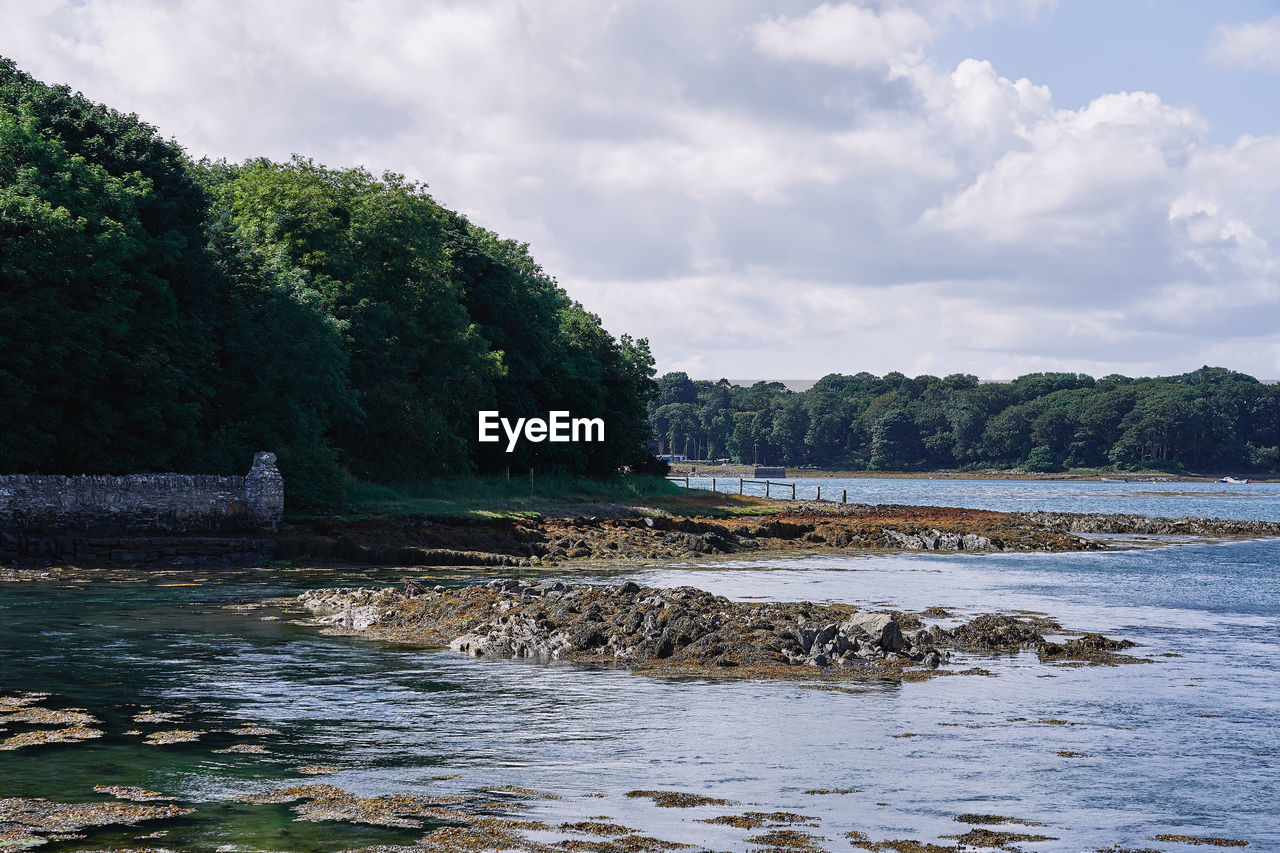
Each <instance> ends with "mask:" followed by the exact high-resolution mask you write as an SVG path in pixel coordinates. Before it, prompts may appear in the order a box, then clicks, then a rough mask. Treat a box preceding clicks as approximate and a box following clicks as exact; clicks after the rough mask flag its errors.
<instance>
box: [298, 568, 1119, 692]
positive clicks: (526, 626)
mask: <svg viewBox="0 0 1280 853" xmlns="http://www.w3.org/2000/svg"><path fill="white" fill-rule="evenodd" d="M298 603H299V604H301V605H302V607H303V608H305V609H306V610H309V611H311V612H312V613H313V614H315V615H314V617H313V618H312V620H311V623H312V624H316V625H321V626H325V627H326V628H328V629H330V630H333V631H335V632H339V633H354V634H361V635H365V636H370V637H374V638H378V639H385V640H392V641H398V642H411V643H418V644H435V645H448V646H449V647H450V648H452V649H453V650H455V651H458V652H461V653H464V654H468V655H472V656H475V657H496V658H537V659H544V660H570V661H594V662H615V663H619V664H624V665H627V666H630V667H633V668H636V669H642V670H653V671H658V672H666V673H671V674H702V675H708V674H710V675H717V674H718V675H734V676H738V677H780V678H803V677H810V676H813V675H814V674H816V673H819V672H822V673H825V674H847V675H863V676H877V675H888V676H890V677H892V676H895V675H898V676H900V675H901V674H902V673H903V671H904V670H905V669H908V668H913V667H914V668H928V669H932V668H936V667H938V666H939V665H940V664H942V663H944V662H946V661H947V660H948V658H949V656H950V653H951V651H952V650H960V651H967V652H977V653H984V654H991V653H1001V652H1012V651H1018V650H1022V649H1037V650H1040V651H1041V656H1042V658H1045V659H1053V660H1088V661H1091V662H1117V661H1111V660H1103V657H1105V656H1104V655H1100V654H1099V653H1100V652H1103V651H1105V652H1108V653H1110V652H1113V651H1114V650H1118V649H1122V648H1125V645H1124V642H1123V641H1114V640H1107V639H1106V638H1103V637H1100V636H1099V635H1085V637H1082V638H1080V639H1079V640H1070V641H1066V642H1065V643H1061V644H1050V643H1048V642H1047V641H1046V639H1045V637H1044V632H1045V631H1051V630H1058V626H1057V625H1056V623H1053V622H1052V621H1051V620H1046V619H1040V620H1031V619H1027V618H1023V617H1015V616H1006V615H988V616H980V617H978V618H976V619H974V620H972V621H971V622H968V623H964V624H962V625H959V626H956V627H954V628H952V629H945V628H942V627H940V626H938V625H932V626H928V627H925V626H924V624H923V623H922V622H921V621H920V619H919V618H918V617H916V616H914V615H910V614H901V613H894V612H868V611H859V610H857V609H856V608H854V607H851V606H848V605H836V604H812V603H809V602H773V603H755V602H735V601H730V600H729V599H727V598H724V597H721V596H716V595H712V594H711V593H709V592H706V591H704V590H699V589H695V588H693V587H687V586H686V587H677V588H675V589H655V588H649V587H641V586H639V585H637V584H635V583H633V582H627V583H623V584H620V585H617V586H610V587H596V586H584V585H571V584H568V583H565V582H564V581H559V580H544V581H527V580H519V579H514V578H510V579H500V580H494V581H490V582H489V583H487V584H484V585H483V586H469V587H464V588H461V589H453V590H449V589H444V588H443V587H438V586H437V587H435V588H433V589H426V588H424V587H421V586H418V585H416V584H412V583H411V584H408V585H406V588H405V589H394V588H387V589H364V588H360V589H349V588H348V589H333V590H313V591H310V592H307V593H304V594H303V595H301V596H300V597H299V598H298ZM1091 637H1092V638H1095V639H1090V638H1091ZM1130 645H1131V644H1130Z"/></svg>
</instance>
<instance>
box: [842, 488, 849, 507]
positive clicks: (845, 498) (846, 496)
mask: <svg viewBox="0 0 1280 853" xmlns="http://www.w3.org/2000/svg"><path fill="white" fill-rule="evenodd" d="M848 502H849V490H848V489H841V490H840V503H842V504H847V503H848Z"/></svg>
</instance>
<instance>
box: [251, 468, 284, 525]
mask: <svg viewBox="0 0 1280 853" xmlns="http://www.w3.org/2000/svg"><path fill="white" fill-rule="evenodd" d="M244 506H245V513H246V515H247V516H248V517H249V522H250V523H251V524H256V525H258V526H260V527H275V526H276V525H277V524H279V523H280V519H281V518H282V517H283V516H284V477H281V476H280V469H278V468H276V455H275V454H274V453H255V454H254V455H253V468H251V469H250V470H249V474H248V476H246V477H245V478H244Z"/></svg>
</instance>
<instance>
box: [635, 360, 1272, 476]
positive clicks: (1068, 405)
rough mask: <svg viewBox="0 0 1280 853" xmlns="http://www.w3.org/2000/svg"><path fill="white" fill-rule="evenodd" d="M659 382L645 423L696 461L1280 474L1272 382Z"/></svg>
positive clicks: (680, 378)
mask: <svg viewBox="0 0 1280 853" xmlns="http://www.w3.org/2000/svg"><path fill="white" fill-rule="evenodd" d="M658 385H659V394H658V397H657V398H656V399H655V400H654V401H653V402H652V403H651V404H650V416H651V419H652V422H653V427H654V432H655V434H656V435H657V440H658V444H659V452H663V453H665V452H674V453H677V454H681V455H684V456H686V457H689V458H691V459H728V460H731V461H733V462H737V463H743V464H753V463H754V464H762V465H763V464H770V465H791V466H801V465H812V466H816V467H821V468H841V469H846V470H891V471H912V470H943V469H960V470H977V469H985V468H992V467H998V468H1011V467H1020V468H1023V469H1025V470H1029V471H1037V472H1056V471H1062V470H1065V469H1068V468H1105V469H1113V470H1137V469H1153V470H1164V471H1174V472H1188V473H1191V472H1201V473H1204V472H1209V473H1212V472H1227V471H1236V472H1245V473H1248V472H1259V473H1275V472H1277V471H1280V386H1277V385H1267V384H1263V383H1261V382H1259V381H1258V380H1257V379H1255V378H1253V377H1252V376H1247V375H1245V374H1242V373H1236V372H1233V371H1231V370H1226V369H1223V368H1218V367H1203V368H1201V369H1199V370H1195V371H1192V372H1191V373H1187V374H1184V375H1182V376H1168V377H1158V378H1137V379H1134V378H1128V377H1125V376H1117V375H1112V376H1104V377H1103V378H1101V379H1094V378H1093V377H1090V376H1086V375H1084V374H1080V373H1032V374H1028V375H1026V376H1021V377H1019V378H1018V379H1015V380H1013V381H1012V382H980V381H979V380H978V378H977V377H975V376H970V375H967V374H953V375H951V376H947V377H944V378H938V377H936V376H917V377H915V378H909V377H907V376H905V375H903V374H901V373H889V374H887V375H885V376H882V377H877V376H872V375H871V374H869V373H858V374H856V375H853V376H846V375H841V374H831V375H828V376H824V377H823V378H822V379H821V380H819V381H818V382H817V384H815V385H814V386H813V387H812V388H810V389H808V390H807V391H803V392H799V393H793V392H791V391H788V390H787V389H786V388H785V387H784V386H783V385H782V384H780V383H777V382H774V383H766V382H758V383H756V384H754V385H752V386H750V387H742V386H737V385H731V384H730V383H729V382H727V381H726V380H723V379H722V380H720V381H719V382H709V381H693V380H690V378H689V377H688V376H687V375H686V374H684V373H667V374H666V375H664V376H662V377H660V378H659V380H658Z"/></svg>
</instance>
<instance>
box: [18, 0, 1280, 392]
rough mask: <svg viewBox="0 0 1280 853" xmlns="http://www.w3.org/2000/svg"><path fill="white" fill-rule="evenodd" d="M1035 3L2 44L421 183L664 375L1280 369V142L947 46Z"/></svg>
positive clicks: (544, 12)
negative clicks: (641, 350)
mask: <svg viewBox="0 0 1280 853" xmlns="http://www.w3.org/2000/svg"><path fill="white" fill-rule="evenodd" d="M1045 8H1047V4H1045V3H1041V2H1036V0H1026V2H1011V3H1003V2H1002V3H996V2H993V0H940V2H926V0H896V1H895V0H885V2H880V3H875V4H872V3H870V2H867V3H824V4H821V5H818V4H816V3H815V2H812V0H701V2H698V3H687V2H681V1H680V0H647V2H625V0H618V2H612V3H609V4H602V3H598V2H592V1H591V0H468V2H461V0H433V2H419V0H361V2H340V3H325V4H316V3H311V2H304V0H278V2H273V3H269V4H265V5H263V4H261V3H258V2H256V0H219V2H214V0H177V2H174V3H165V2H160V0H87V2H71V0H61V2H59V0H54V2H50V3H47V4H31V3H28V2H23V0H0V20H3V21H4V27H3V28H2V29H0V54H4V55H7V56H11V57H12V58H14V59H15V60H16V61H17V62H18V63H19V64H20V65H21V66H22V67H23V68H25V69H26V70H28V71H30V72H32V73H33V74H35V75H36V76H38V77H40V78H41V79H44V80H48V81H53V82H66V83H68V84H70V85H71V86H72V87H73V88H78V89H82V90H84V91H85V92H86V94H88V95H89V96H90V97H92V98H94V99H97V100H101V101H105V102H107V103H109V104H111V105H113V106H115V107H117V108H120V109H123V110H125V111H130V112H137V113H139V114H140V115H142V116H143V117H144V118H146V119H147V120H148V121H150V122H152V123H154V124H156V125H157V126H159V127H160V129H161V131H162V132H163V133H165V134H166V135H172V136H174V137H176V138H178V139H179V140H181V141H182V142H183V143H184V144H185V145H187V146H188V147H189V149H190V150H191V151H192V152H193V153H194V154H196V155H197V156H199V155H204V154H209V155H214V156H218V155H222V156H227V157H229V158H231V159H242V158H245V157H249V156H254V155H267V156H270V157H275V158H284V157H287V156H289V155H290V154H291V153H294V152H298V153H303V154H308V155H312V156H314V157H315V158H316V159H318V160H320V161H321V162H325V163H328V164H330V165H335V166H346V165H353V164H361V163H363V164H365V165H367V166H369V167H371V168H373V169H375V170H378V169H382V168H388V169H392V170H395V171H399V172H403V173H406V174H408V175H409V176H410V177H413V178H417V179H420V180H425V181H427V182H429V184H430V185H431V190H432V192H433V193H434V194H435V195H436V197H437V198H439V199H440V200H441V201H442V202H444V203H446V204H448V205H450V206H452V207H456V208H459V209H461V210H463V211H464V212H466V213H467V214H468V215H470V216H472V217H473V218H474V219H475V220H476V221H478V222H479V223H481V224H483V225H485V226H487V227H490V228H493V229H495V230H497V231H499V232H500V233H503V234H506V235H508V236H512V237H515V238H518V239H521V240H525V241H529V242H530V243H531V245H532V248H533V252H534V254H535V256H536V257H537V258H538V259H539V260H540V261H541V262H542V263H543V265H544V267H545V268H546V269H547V270H548V271H549V272H550V273H552V274H553V275H556V276H557V277H558V278H559V279H560V280H561V281H562V282H563V283H565V285H566V287H567V288H568V289H569V291H570V293H571V295H573V296H574V297H575V298H578V299H580V300H581V301H583V302H584V303H585V304H586V305H587V307H588V308H590V309H591V310H594V311H596V312H598V313H600V314H601V316H602V317H603V318H604V319H605V321H606V324H607V325H608V326H609V328H610V329H611V330H613V331H614V332H628V333H631V334H635V335H643V336H647V337H649V338H650V339H651V340H652V342H653V346H654V351H655V353H656V354H657V356H658V358H659V362H660V366H661V367H662V368H663V369H667V368H670V367H673V366H676V365H682V366H687V367H689V368H690V369H691V370H693V367H694V366H696V370H693V372H697V373H698V374H699V375H706V376H714V377H719V376H722V375H732V376H741V375H747V376H749V375H752V374H755V375H760V376H780V375H781V376H786V377H793V378H800V377H805V376H810V377H816V376H819V375H821V374H823V373H826V372H829V371H833V370H839V371H843V372H857V371H859V370H871V371H874V372H880V373H883V372H886V371H889V370H895V369H898V370H905V369H921V370H924V369H927V370H928V371H929V372H932V373H950V372H955V371H965V372H972V373H977V374H979V375H987V376H1008V375H1012V374H1013V373H1015V372H1018V371H1022V370H1043V369H1070V370H1085V371H1089V372H1094V373H1098V374H1102V373H1108V372H1132V373H1155V372H1178V371H1181V370H1185V369H1190V368H1194V367H1197V366H1199V364H1200V363H1203V362H1204V361H1211V362H1216V363H1226V364H1227V365H1228V366H1231V367H1235V368H1237V369H1244V370H1253V371H1256V372H1259V373H1262V374H1267V375H1274V374H1275V373H1276V372H1277V354H1280V332H1277V330H1278V329H1280V306H1278V304H1277V300H1280V293H1278V292H1277V288H1278V286H1280V261H1278V257H1280V253H1278V252H1277V248H1278V247H1280V221H1278V220H1280V137H1260V138H1244V139H1241V140H1239V141H1238V142H1237V143H1235V144H1232V145H1211V144H1210V143H1209V142H1208V141H1207V140H1208V132H1207V128H1206V127H1205V125H1204V123H1203V121H1202V120H1201V119H1200V118H1199V117H1198V116H1197V115H1196V114H1195V113H1194V112H1192V111H1190V110H1189V109H1186V108H1182V107H1176V106H1172V105H1170V104H1169V103H1167V102H1166V101H1165V100H1162V99H1161V98H1160V97H1159V96H1158V95H1157V94H1153V93H1142V92H1132V93H1125V92H1120V93H1107V92H1098V93H1097V95H1098V97H1096V98H1095V99H1094V100H1093V101H1092V102H1091V103H1089V104H1088V105H1086V106H1084V107H1083V108H1080V109H1076V110H1065V109H1060V108H1058V107H1057V106H1055V104H1054V99H1053V93H1052V92H1051V91H1050V90H1049V88H1048V87H1046V86H1044V85H1041V84H1039V83H1038V82H1036V81H1032V80H1027V79H1009V78H1007V77H1005V76H1002V75H1001V73H1000V71H1001V69H999V68H997V67H996V66H994V65H993V64H992V63H990V62H988V61H984V60H983V59H982V58H981V57H978V58H974V59H967V60H964V61H962V62H959V63H958V64H957V65H956V66H955V67H946V68H942V67H939V65H938V63H937V62H936V61H935V60H933V59H932V58H931V56H930V50H933V49H936V48H934V45H935V44H936V43H937V42H938V40H939V39H940V38H942V36H943V34H945V33H947V32H949V31H950V32H955V31H957V29H958V28H967V27H975V28H976V27H982V26H986V25H987V24H989V23H991V22H992V21H994V20H996V19H997V18H1000V17H1002V16H1014V17H1015V18H1017V19H1026V18H1029V17H1032V16H1034V15H1036V14H1040V13H1043V11H1044V9H1045ZM1277 55H1280V54H1277ZM1232 353H1236V354H1237V355H1236V356H1234V357H1233V356H1232Z"/></svg>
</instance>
